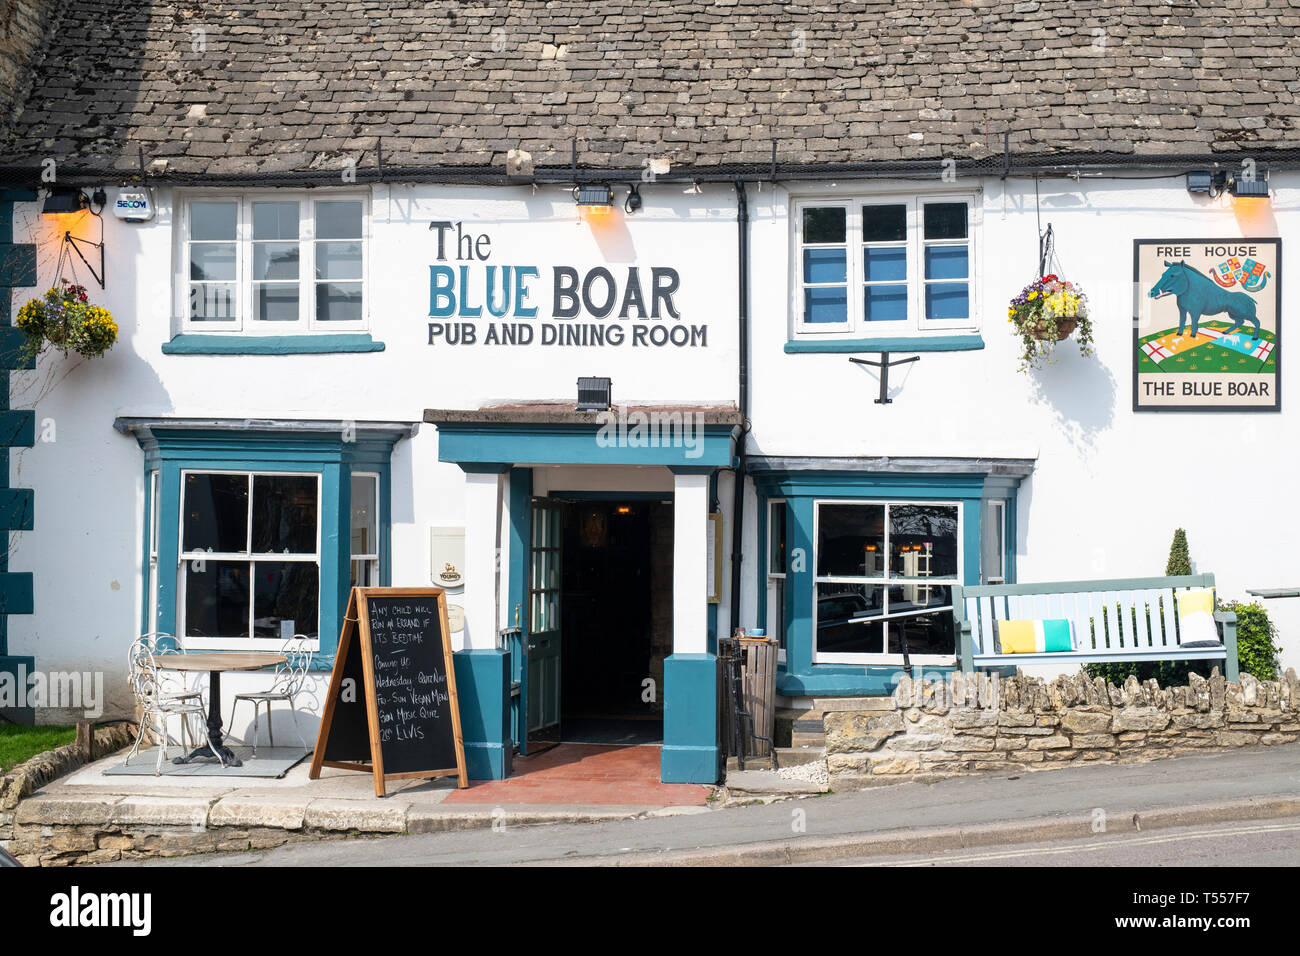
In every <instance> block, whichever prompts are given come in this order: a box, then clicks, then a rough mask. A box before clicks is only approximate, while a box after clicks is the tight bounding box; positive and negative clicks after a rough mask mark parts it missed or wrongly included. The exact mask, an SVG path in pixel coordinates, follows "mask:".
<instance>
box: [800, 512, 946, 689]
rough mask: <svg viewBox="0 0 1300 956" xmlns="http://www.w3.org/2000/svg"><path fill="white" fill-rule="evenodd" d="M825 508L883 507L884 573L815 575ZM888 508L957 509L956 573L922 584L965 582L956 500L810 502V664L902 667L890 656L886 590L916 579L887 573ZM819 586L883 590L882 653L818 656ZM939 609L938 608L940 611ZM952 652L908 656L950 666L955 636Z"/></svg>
mask: <svg viewBox="0 0 1300 956" xmlns="http://www.w3.org/2000/svg"><path fill="white" fill-rule="evenodd" d="M824 504H827V505H883V506H884V507H885V526H884V549H885V556H886V559H885V562H884V573H883V574H882V575H881V576H880V577H878V578H866V577H856V576H846V575H825V576H823V575H819V574H818V573H817V566H818V565H817V562H818V558H819V557H820V555H819V554H818V548H819V546H820V541H821V516H822V513H821V506H822V505H824ZM891 505H904V506H906V505H925V506H931V507H940V508H955V509H956V510H957V573H956V575H954V576H952V577H943V578H932V577H927V578H924V579H923V583H924V584H928V585H948V586H956V585H958V584H961V583H962V582H963V581H964V580H965V577H964V575H965V560H966V547H965V541H966V539H965V534H966V523H965V514H964V512H965V509H964V508H963V507H962V503H961V502H960V501H941V500H934V501H931V500H926V499H918V500H914V499H903V498H817V499H814V500H813V538H812V541H813V554H812V562H813V565H812V570H813V594H812V618H813V621H812V635H813V655H812V662H813V663H814V664H897V665H899V666H900V667H901V666H902V664H903V655H902V654H890V653H888V648H889V630H888V625H889V621H890V618H889V588H890V585H891V583H892V582H903V583H915V582H917V581H918V580H921V579H918V578H900V577H894V576H891V575H890V573H889V559H888V556H889V554H890V553H891V552H890V549H889V545H890V541H889V537H890V532H889V506H891ZM819 584H861V585H865V586H868V587H883V588H884V589H885V595H884V596H885V617H884V624H885V631H884V647H885V648H886V651H885V652H884V653H880V654H869V653H862V654H859V653H854V654H845V653H829V654H826V653H822V652H821V651H820V649H819V648H818V646H817V585H819ZM934 610H935V609H930V610H928V612H927V613H934ZM940 610H941V609H940ZM953 640H954V643H953V653H951V654H910V655H909V656H910V657H911V661H912V663H913V664H914V665H921V666H926V665H937V666H944V665H951V664H953V663H955V662H956V659H957V646H956V635H955V634H954V636H953Z"/></svg>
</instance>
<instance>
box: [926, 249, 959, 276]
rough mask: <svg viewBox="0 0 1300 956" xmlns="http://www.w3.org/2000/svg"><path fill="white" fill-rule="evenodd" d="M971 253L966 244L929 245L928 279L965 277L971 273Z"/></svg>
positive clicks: (927, 257)
mask: <svg viewBox="0 0 1300 956" xmlns="http://www.w3.org/2000/svg"><path fill="white" fill-rule="evenodd" d="M969 259H970V256H969V253H968V251H967V249H966V247H965V246H927V247H926V249H925V277H926V278H927V279H965V278H966V277H967V276H968V275H969V274H970V272H969V269H970V265H969Z"/></svg>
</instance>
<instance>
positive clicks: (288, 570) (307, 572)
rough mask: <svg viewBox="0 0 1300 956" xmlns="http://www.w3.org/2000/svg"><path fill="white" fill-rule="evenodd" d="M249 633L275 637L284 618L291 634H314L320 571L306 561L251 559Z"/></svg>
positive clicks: (277, 636) (278, 635) (316, 626)
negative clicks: (250, 626) (251, 585)
mask: <svg viewBox="0 0 1300 956" xmlns="http://www.w3.org/2000/svg"><path fill="white" fill-rule="evenodd" d="M253 575H254V580H253V636H254V637H272V638H279V637H280V634H281V631H280V624H281V622H282V621H288V622H290V623H289V627H290V629H291V630H292V632H293V633H294V634H305V635H306V636H307V637H316V636H317V632H318V631H319V627H318V625H317V623H316V619H317V608H318V606H319V605H320V571H319V569H318V568H317V567H316V565H315V564H312V563H310V562H306V561H255V562H253Z"/></svg>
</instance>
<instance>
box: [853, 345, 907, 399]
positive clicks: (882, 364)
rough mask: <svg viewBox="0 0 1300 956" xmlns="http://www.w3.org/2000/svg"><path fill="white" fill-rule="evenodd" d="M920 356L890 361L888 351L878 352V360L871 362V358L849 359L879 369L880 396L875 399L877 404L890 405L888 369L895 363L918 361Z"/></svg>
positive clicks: (902, 363)
mask: <svg viewBox="0 0 1300 956" xmlns="http://www.w3.org/2000/svg"><path fill="white" fill-rule="evenodd" d="M920 360H921V356H919V355H912V356H909V357H908V358H905V359H898V360H897V361H894V362H891V361H890V360H889V353H888V352H881V353H880V361H879V362H873V361H872V360H871V359H860V358H852V357H850V358H849V361H850V362H852V363H854V364H855V365H870V366H873V367H875V368H878V369H880V397H879V398H878V399H876V404H877V405H892V404H893V402H894V400H893V399H892V398H890V397H889V370H890V369H891V368H892V367H894V366H895V365H907V364H909V363H910V362H919V361H920Z"/></svg>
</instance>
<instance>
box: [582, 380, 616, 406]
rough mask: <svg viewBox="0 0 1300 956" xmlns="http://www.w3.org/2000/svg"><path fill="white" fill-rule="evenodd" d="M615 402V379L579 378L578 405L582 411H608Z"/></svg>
mask: <svg viewBox="0 0 1300 956" xmlns="http://www.w3.org/2000/svg"><path fill="white" fill-rule="evenodd" d="M613 404H614V388H613V380H612V379H608V378H587V377H583V378H579V379H578V407H577V411H580V412H607V411H609V409H610V406H611V405H613Z"/></svg>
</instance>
